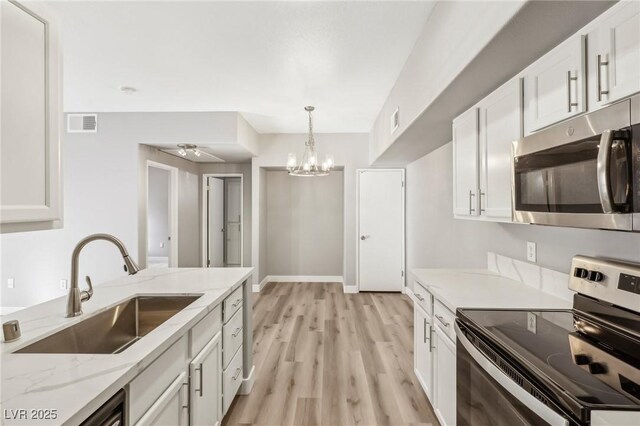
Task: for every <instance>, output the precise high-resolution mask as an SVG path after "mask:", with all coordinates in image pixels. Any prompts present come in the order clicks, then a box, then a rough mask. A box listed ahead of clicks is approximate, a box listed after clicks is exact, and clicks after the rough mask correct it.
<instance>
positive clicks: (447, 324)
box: [436, 315, 449, 327]
mask: <svg viewBox="0 0 640 426" xmlns="http://www.w3.org/2000/svg"><path fill="white" fill-rule="evenodd" d="M436 318H438V321H440V322H441V323H442V325H444V326H445V327H449V323H448V322H446V321H445V320H444V317H442V316H441V315H436Z"/></svg>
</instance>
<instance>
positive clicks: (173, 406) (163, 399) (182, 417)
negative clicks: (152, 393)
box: [136, 372, 189, 426]
mask: <svg viewBox="0 0 640 426" xmlns="http://www.w3.org/2000/svg"><path fill="white" fill-rule="evenodd" d="M188 386H189V378H188V376H187V373H186V372H182V373H181V374H180V375H179V376H178V377H177V378H176V379H175V380H174V381H173V383H171V385H170V386H169V387H168V388H167V389H166V390H165V391H164V392H163V393H162V395H160V398H158V400H157V401H156V402H155V403H154V404H153V405H152V406H151V408H149V409H148V410H147V412H146V413H144V415H143V416H142V417H141V418H140V420H139V421H138V423H136V426H147V425H148V426H187V425H188V424H189V411H188V409H189V396H188V395H187V388H188Z"/></svg>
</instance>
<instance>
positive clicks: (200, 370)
mask: <svg viewBox="0 0 640 426" xmlns="http://www.w3.org/2000/svg"><path fill="white" fill-rule="evenodd" d="M196 371H199V372H200V374H199V375H200V389H196V390H195V392H198V394H199V395H200V396H202V388H203V387H204V386H203V383H202V364H200V366H199V367H196Z"/></svg>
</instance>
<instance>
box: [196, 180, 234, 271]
mask: <svg viewBox="0 0 640 426" xmlns="http://www.w3.org/2000/svg"><path fill="white" fill-rule="evenodd" d="M202 178H203V182H202V188H203V197H202V200H203V202H202V210H203V226H202V229H203V238H202V240H203V247H202V254H203V259H202V266H204V267H209V268H221V267H239V266H243V265H244V259H243V231H244V230H243V211H242V209H243V192H244V191H243V176H242V174H240V173H229V174H205V175H203V177H202Z"/></svg>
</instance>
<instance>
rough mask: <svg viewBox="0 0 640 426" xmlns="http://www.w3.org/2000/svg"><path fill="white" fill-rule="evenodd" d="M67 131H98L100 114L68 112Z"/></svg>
mask: <svg viewBox="0 0 640 426" xmlns="http://www.w3.org/2000/svg"><path fill="white" fill-rule="evenodd" d="M67 132H69V133H97V132H98V114H67Z"/></svg>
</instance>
